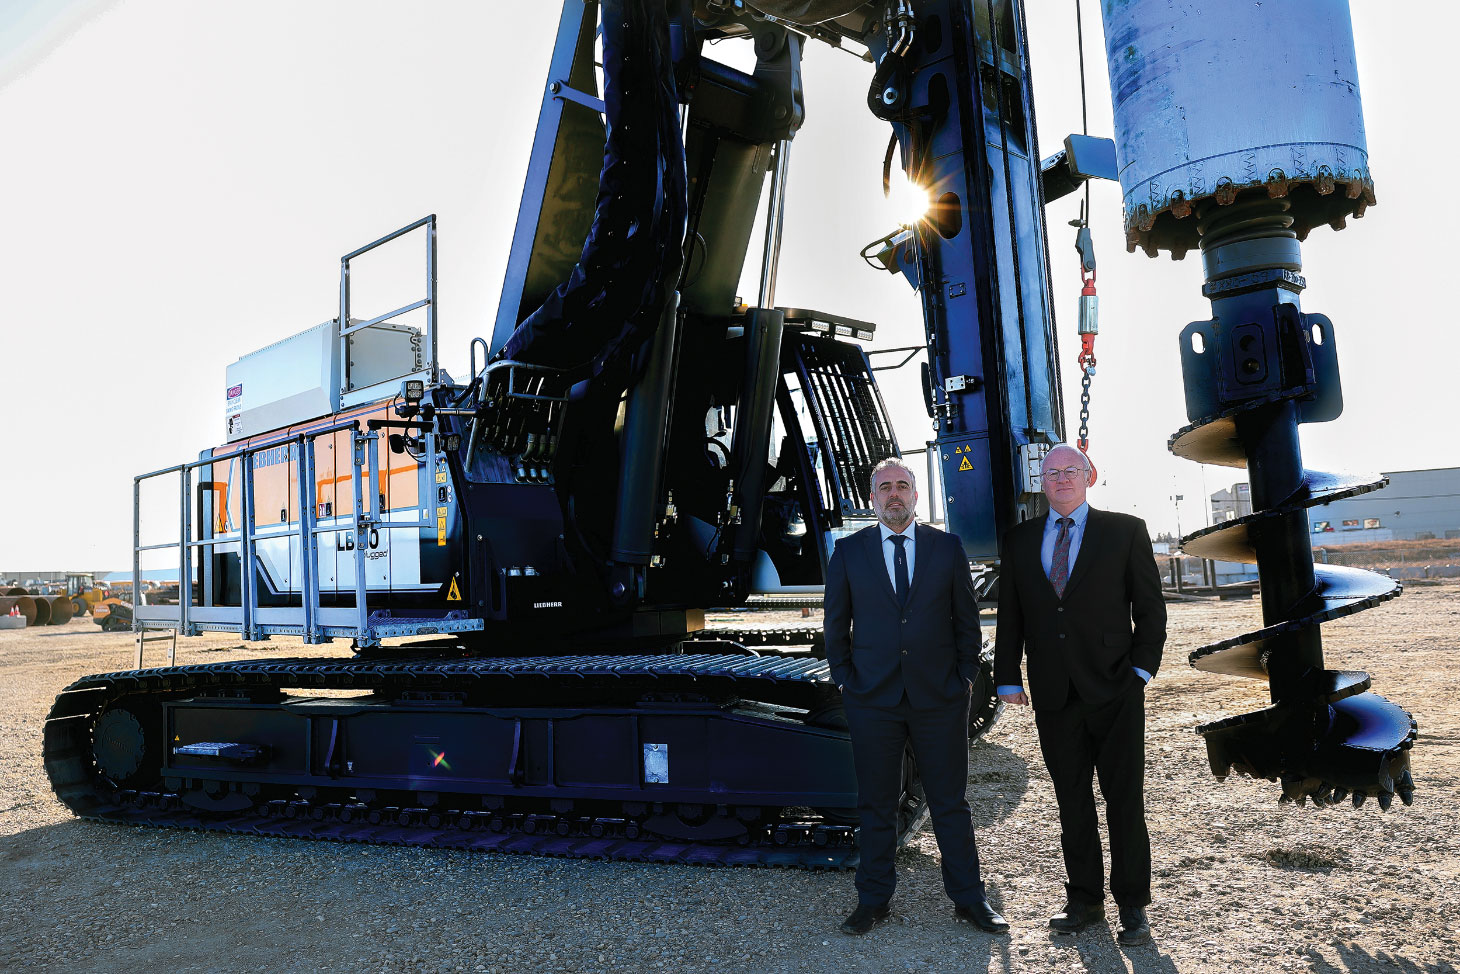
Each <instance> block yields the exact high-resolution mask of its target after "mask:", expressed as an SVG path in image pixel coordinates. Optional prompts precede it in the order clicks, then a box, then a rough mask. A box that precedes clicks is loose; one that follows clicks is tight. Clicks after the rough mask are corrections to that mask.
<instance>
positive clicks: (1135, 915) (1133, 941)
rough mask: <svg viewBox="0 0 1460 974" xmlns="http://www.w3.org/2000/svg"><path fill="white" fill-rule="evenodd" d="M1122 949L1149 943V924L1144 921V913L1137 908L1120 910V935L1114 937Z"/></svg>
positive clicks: (1123, 907)
mask: <svg viewBox="0 0 1460 974" xmlns="http://www.w3.org/2000/svg"><path fill="white" fill-rule="evenodd" d="M1115 939H1116V941H1117V942H1118V943H1119V944H1120V945H1121V946H1122V947H1135V946H1138V945H1140V944H1148V943H1150V942H1151V924H1150V922H1149V921H1147V920H1146V911H1145V910H1143V909H1141V908H1140V907H1139V906H1122V907H1121V908H1120V933H1118V934H1116V935H1115Z"/></svg>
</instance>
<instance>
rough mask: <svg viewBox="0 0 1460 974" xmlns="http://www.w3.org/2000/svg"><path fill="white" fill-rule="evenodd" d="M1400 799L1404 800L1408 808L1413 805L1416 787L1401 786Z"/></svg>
mask: <svg viewBox="0 0 1460 974" xmlns="http://www.w3.org/2000/svg"><path fill="white" fill-rule="evenodd" d="M1399 800H1400V801H1402V802H1404V804H1405V807H1406V808H1407V807H1409V806H1410V805H1413V804H1414V789H1413V788H1401V789H1399Z"/></svg>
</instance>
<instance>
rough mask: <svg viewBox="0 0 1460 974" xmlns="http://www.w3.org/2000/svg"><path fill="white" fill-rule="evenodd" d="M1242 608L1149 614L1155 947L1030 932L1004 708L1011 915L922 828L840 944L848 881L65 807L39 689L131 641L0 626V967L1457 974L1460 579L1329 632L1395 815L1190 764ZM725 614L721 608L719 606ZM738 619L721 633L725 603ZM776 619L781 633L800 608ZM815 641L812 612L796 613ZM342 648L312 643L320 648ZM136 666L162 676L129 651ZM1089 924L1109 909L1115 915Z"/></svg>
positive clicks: (1040, 830)
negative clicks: (242, 827) (1194, 657)
mask: <svg viewBox="0 0 1460 974" xmlns="http://www.w3.org/2000/svg"><path fill="white" fill-rule="evenodd" d="M1257 616H1258V608H1257V606H1256V604H1255V603H1253V602H1234V603H1224V604H1216V603H1180V604H1176V605H1173V606H1172V612H1171V640H1170V642H1169V643H1168V645H1167V657H1166V659H1167V666H1166V667H1165V668H1164V669H1163V670H1162V671H1161V673H1160V675H1159V676H1158V677H1157V679H1156V681H1155V683H1154V684H1153V685H1152V688H1151V690H1150V691H1149V694H1148V707H1149V710H1148V735H1147V736H1148V741H1149V743H1148V759H1149V762H1148V763H1149V771H1148V792H1147V794H1148V798H1147V801H1148V805H1149V808H1150V816H1149V817H1150V825H1151V837H1152V843H1153V855H1154V862H1155V890H1154V893H1155V898H1156V903H1155V904H1154V905H1153V907H1152V908H1151V911H1150V915H1151V922H1152V925H1153V927H1154V930H1155V935H1156V940H1155V943H1154V944H1152V945H1150V946H1147V947H1142V948H1137V949H1133V950H1129V951H1123V950H1121V949H1120V948H1118V947H1117V946H1116V944H1115V941H1114V937H1113V933H1112V931H1109V930H1106V929H1103V928H1101V929H1097V930H1094V931H1090V932H1086V933H1084V934H1081V935H1079V936H1077V937H1074V938H1060V937H1055V936H1053V935H1051V934H1050V933H1049V931H1048V929H1047V928H1046V926H1045V921H1046V919H1047V918H1048V916H1049V914H1050V913H1051V912H1053V911H1054V910H1055V909H1057V908H1058V906H1059V905H1060V902H1061V893H1062V888H1061V886H1060V882H1061V879H1062V867H1061V864H1060V859H1059V852H1058V831H1057V824H1056V818H1055V810H1054V799H1053V793H1052V790H1051V788H1050V784H1049V778H1048V775H1047V774H1046V772H1045V769H1044V765H1043V762H1042V761H1041V760H1040V759H1039V756H1038V753H1039V752H1038V748H1037V745H1036V743H1035V739H1034V728H1033V720H1032V718H1031V716H1030V715H1029V713H1028V712H1027V711H1021V712H1018V713H1011V714H1006V716H1005V717H1004V718H1003V719H1001V720H1000V721H999V723H998V724H997V725H996V726H995V727H994V729H993V731H992V732H991V733H990V734H989V735H988V737H987V738H986V739H985V740H983V741H981V742H979V743H977V744H975V745H974V747H973V750H972V755H971V756H972V761H971V763H970V775H969V798H970V801H971V802H972V805H973V809H974V818H975V822H976V824H977V826H978V829H979V843H980V847H981V852H982V855H983V860H984V872H985V878H986V879H987V880H988V882H989V885H990V891H991V898H992V899H993V901H994V903H995V905H996V906H998V907H1000V908H1001V909H1002V911H1003V912H1004V914H1005V916H1007V917H1008V919H1009V921H1010V922H1011V923H1012V924H1013V925H1014V929H1013V932H1012V934H1011V935H1009V936H1007V937H998V938H996V937H989V936H986V935H984V934H982V933H979V932H978V931H976V930H974V929H972V928H970V927H967V926H964V925H961V924H957V923H955V922H954V921H953V918H952V915H951V908H950V904H949V903H948V902H947V901H946V900H945V899H944V898H943V895H942V890H941V887H940V880H939V870H938V854H937V848H936V846H935V844H934V842H933V839H932V835H931V832H929V831H925V832H924V833H923V834H922V835H920V836H919V837H918V839H917V840H916V841H915V843H914V844H913V845H912V846H910V847H909V848H908V849H906V850H904V852H903V853H902V854H901V856H900V861H899V865H898V871H899V882H900V889H899V892H898V895H897V898H896V900H895V901H894V917H893V919H892V920H891V921H890V922H889V923H887V924H885V925H883V926H881V927H879V928H877V929H876V930H875V931H874V932H873V933H871V934H869V935H868V936H866V937H863V938H852V937H846V936H843V935H842V934H841V933H839V932H838V931H837V929H836V927H837V924H838V923H839V922H840V920H841V918H842V916H843V915H844V914H845V913H846V912H847V911H848V910H849V909H850V908H851V907H852V906H853V905H854V901H855V893H854V891H853V888H852V879H851V876H850V874H845V873H810V872H788V871H780V870H768V869H736V870H722V869H706V868H695V867H679V866H643V865H631V864H619V863H600V862H581V861H572V860H554V859H528V858H518V857H513V856H503V855H490V854H472V853H458V852H444V851H434V850H419V849H399V848H388V847H374V846H357V845H341V844H334V843H310V842H298V841H287V840H276V839H253V838H243V837H235V836H225V835H212V834H197V833H191V832H182V831H162V830H149V829H137V828H127V827H119V826H105V825H96V824H90V823H83V822H79V821H76V820H75V819H73V818H71V816H70V815H69V814H68V813H67V811H66V810H65V809H64V808H63V807H62V806H61V805H60V804H59V803H58V802H57V801H56V800H55V799H54V798H53V797H52V795H51V792H50V789H49V787H48V785H47V783H46V779H45V773H44V770H43V769H42V767H41V760H40V736H41V727H42V724H43V721H44V718H45V714H46V711H47V710H48V709H49V706H50V703H51V699H52V698H53V697H54V695H55V693H56V692H57V691H58V690H60V689H61V688H62V687H63V686H65V685H66V684H67V683H69V682H70V681H71V680H73V679H74V678H76V677H77V676H80V675H82V674H85V673H94V672H105V671H108V670H115V669H122V668H126V667H128V666H130V665H131V662H130V660H131V655H130V654H131V648H132V641H131V637H130V635H128V634H120V635H106V634H103V633H101V632H99V631H98V629H97V627H96V626H95V625H94V624H93V623H92V622H91V621H90V620H89V619H86V620H73V621H72V622H71V623H69V624H68V625H66V626H59V627H50V628H45V629H37V630H31V631H19V632H16V631H0V686H3V688H4V693H3V694H0V745H3V749H4V751H3V753H4V754H5V756H6V761H5V763H4V772H3V775H0V970H6V971H9V970H22V969H24V970H55V971H67V972H91V971H95V972H103V971H105V972H111V971H131V970H161V969H166V970H172V971H253V970H284V969H290V970H292V969H299V970H360V971H371V970H383V971H494V972H501V974H508V972H511V974H519V972H538V971H543V972H547V971H562V972H569V971H571V972H592V971H696V972H701V971H717V970H723V971H746V972H761V971H765V972H781V971H787V972H789V971H818V972H819V971H836V972H838V974H851V972H889V971H891V972H903V971H919V972H943V971H990V970H998V971H1046V970H1081V969H1083V970H1089V971H1126V970H1129V971H1152V972H1175V971H1180V972H1222V974H1227V972H1229V971H1231V970H1232V969H1233V968H1238V967H1240V968H1242V969H1244V970H1245V971H1314V972H1322V974H1329V972H1338V971H1382V972H1390V971H1404V972H1441V971H1451V972H1453V971H1456V969H1457V968H1456V966H1455V965H1456V964H1457V963H1460V943H1457V935H1456V932H1455V925H1454V917H1455V915H1456V911H1457V907H1460V876H1457V874H1460V836H1457V828H1456V826H1457V822H1456V817H1455V814H1454V811H1453V810H1454V808H1455V807H1456V804H1457V800H1460V774H1457V772H1460V756H1457V754H1456V750H1455V747H1456V743H1457V741H1460V717H1457V715H1456V708H1455V707H1454V702H1453V695H1454V692H1455V683H1456V680H1455V674H1454V671H1453V670H1452V669H1450V667H1452V666H1453V665H1454V662H1455V660H1456V658H1457V653H1456V650H1457V648H1460V636H1457V632H1460V585H1457V584H1455V583H1444V584H1427V585H1420V586H1411V588H1410V589H1408V590H1407V591H1406V594H1405V595H1404V597H1403V598H1401V599H1399V600H1398V601H1397V602H1394V603H1391V604H1390V605H1387V606H1384V607H1382V608H1381V609H1379V610H1376V611H1374V612H1367V613H1363V614H1361V615H1358V616H1355V617H1353V618H1351V619H1347V620H1342V621H1339V622H1337V623H1334V624H1332V625H1330V626H1328V627H1326V628H1325V646H1326V649H1327V653H1328V658H1329V661H1330V665H1340V666H1342V667H1344V668H1350V669H1359V668H1362V669H1367V670H1368V671H1369V672H1370V673H1372V674H1373V676H1374V683H1375V687H1376V689H1378V690H1379V692H1381V693H1384V694H1386V695H1387V696H1389V697H1390V698H1391V699H1393V700H1396V701H1397V702H1399V703H1401V704H1402V705H1404V706H1405V707H1406V708H1407V709H1409V710H1411V711H1412V712H1413V713H1414V714H1415V715H1416V717H1417V718H1418V720H1419V724H1420V740H1419V743H1418V744H1417V745H1416V747H1415V751H1414V769H1415V778H1416V780H1417V782H1418V785H1419V789H1420V790H1419V792H1418V794H1417V798H1416V802H1415V805H1414V807H1413V808H1402V807H1401V806H1399V805H1398V804H1397V803H1396V805H1395V807H1394V810H1392V811H1391V812H1389V813H1388V814H1387V815H1385V814H1380V813H1379V811H1378V809H1377V808H1376V807H1375V806H1374V803H1372V802H1371V803H1369V804H1368V805H1366V806H1365V807H1364V808H1363V809H1362V810H1357V811H1355V810H1354V809H1352V808H1350V807H1349V806H1347V805H1344V806H1342V807H1341V808H1340V809H1333V810H1327V811H1324V812H1317V811H1313V810H1311V809H1308V810H1301V809H1295V808H1293V807H1292V806H1279V805H1278V804H1277V803H1276V797H1277V791H1276V786H1275V785H1271V784H1268V783H1266V782H1253V781H1249V780H1238V779H1235V778H1234V779H1232V780H1229V781H1228V782H1226V783H1225V784H1218V783H1216V782H1215V781H1214V780H1212V778H1211V777H1210V775H1209V774H1208V771H1207V766H1206V759H1205V750H1204V748H1203V746H1202V744H1201V741H1200V739H1199V738H1198V737H1196V736H1195V735H1194V734H1192V733H1191V727H1192V726H1193V725H1194V724H1196V723H1199V722H1201V721H1204V720H1209V719H1212V718H1214V717H1218V716H1222V715H1229V714H1234V713H1239V712H1243V711H1246V710H1252V709H1256V708H1257V707H1260V706H1262V705H1264V704H1265V702H1266V694H1265V688H1264V687H1263V686H1261V685H1259V684H1256V683H1253V682H1249V681H1243V680H1238V679H1231V678H1224V677H1218V676H1213V675H1209V674H1201V673H1196V672H1195V671H1192V670H1190V669H1189V668H1188V667H1186V665H1185V657H1186V654H1187V653H1188V652H1189V651H1190V650H1191V649H1192V648H1194V647H1195V646H1197V645H1200V644H1201V643H1203V642H1208V641H1214V640H1216V639H1219V638H1224V637H1226V636H1229V635H1232V634H1234V633H1236V632H1239V631H1242V630H1243V629H1245V628H1247V627H1251V626H1255V625H1256V623H1257ZM722 618H729V617H722ZM734 619H735V623H736V624H741V623H743V622H745V621H746V620H745V616H744V615H739V614H737V615H736V616H735V617H734ZM773 621H774V622H775V623H776V624H782V625H784V624H802V623H803V620H802V619H801V618H800V614H799V613H788V614H780V615H779V616H778V618H776V619H775V620H773ZM804 621H805V622H808V623H811V624H815V623H817V622H819V619H816V618H813V619H810V620H804ZM297 652H299V650H298V647H297V646H296V645H291V643H290V641H288V640H282V639H281V640H278V641H276V642H273V643H261V644H248V645H240V644H239V643H238V642H237V640H236V639H229V638H227V637H203V638H198V639H194V640H188V641H186V642H184V643H183V644H182V646H181V648H180V650H179V662H183V663H196V662H208V661H217V660H222V659H234V658H240V657H250V656H265V655H269V656H272V655H280V656H286V655H293V654H295V653H297ZM327 652H332V653H334V654H338V655H345V654H346V652H347V651H346V649H345V647H343V646H340V645H336V646H335V647H333V648H332V649H329V650H327ZM149 653H150V654H152V655H150V656H149V662H152V663H160V662H162V661H163V659H162V656H161V652H160V651H158V650H155V649H150V648H149ZM1111 914H1112V918H1113V914H1114V910H1113V907H1112V909H1111Z"/></svg>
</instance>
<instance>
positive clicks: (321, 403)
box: [224, 321, 422, 443]
mask: <svg viewBox="0 0 1460 974" xmlns="http://www.w3.org/2000/svg"><path fill="white" fill-rule="evenodd" d="M346 341H347V344H348V345H349V353H348V354H349V359H348V365H346V364H345V363H342V362H341V361H340V341H339V330H338V329H337V328H336V327H335V323H334V322H333V321H326V322H324V323H323V324H320V325H315V326H314V327H313V328H310V329H308V330H307V331H302V332H300V333H299V334H297V335H292V336H290V337H289V338H285V339H282V340H280V341H277V342H275V343H274V344H272V345H267V346H265V347H263V348H261V349H259V350H258V351H256V352H250V353H249V354H247V355H245V356H243V357H242V358H240V359H239V360H238V361H236V362H234V363H233V364H232V365H230V366H228V372H227V379H226V383H227V391H226V395H227V406H226V408H225V410H224V415H225V417H226V419H225V422H226V425H227V438H228V442H230V443H232V442H234V441H235V440H241V439H246V438H247V437H250V436H257V435H259V434H260V433H267V432H269V431H270V430H276V429H281V428H283V427H285V426H290V425H292V424H294V423H300V422H303V421H305V420H309V419H316V418H318V417H320V416H328V415H330V414H331V413H335V412H338V411H339V410H340V408H341V405H342V404H343V405H344V406H351V405H355V404H357V403H359V402H363V401H366V399H370V398H378V396H379V395H380V394H382V393H381V391H380V390H378V389H376V388H374V387H375V386H378V385H382V384H384V383H389V382H391V380H394V379H398V378H400V377H402V376H408V375H412V374H413V373H415V372H417V371H419V370H420V369H421V368H422V351H421V333H420V331H419V330H418V329H415V328H411V327H408V326H404V325H385V324H382V325H372V326H370V327H369V328H362V329H360V330H359V331H356V332H352V333H351V334H349V335H347V336H346ZM347 385H348V387H346V386H347Z"/></svg>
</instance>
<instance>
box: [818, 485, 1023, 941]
mask: <svg viewBox="0 0 1460 974" xmlns="http://www.w3.org/2000/svg"><path fill="white" fill-rule="evenodd" d="M871 489H872V510H873V511H874V512H875V513H876V514H877V520H878V522H879V523H878V524H875V525H873V526H871V527H868V528H864V529H863V530H861V531H858V532H857V533H856V534H853V535H849V536H848V537H845V538H842V539H841V540H840V541H838V542H837V543H836V550H835V551H834V552H833V553H832V556H831V564H830V565H829V566H828V568H827V573H826V660H827V662H828V663H830V664H831V674H832V677H833V678H834V679H835V680H836V682H837V688H838V689H840V690H841V691H842V700H843V702H844V704H845V708H846V714H847V729H848V731H849V732H850V733H851V737H852V757H853V762H854V764H855V767H856V770H857V812H858V817H859V818H860V820H861V825H862V827H861V831H860V833H859V836H858V844H859V845H860V847H861V860H860V862H859V864H858V866H857V908H856V909H855V910H854V911H852V913H851V915H850V916H848V917H847V918H846V920H845V921H844V922H843V923H842V927H841V929H842V931H843V932H844V933H849V934H863V933H866V932H867V931H868V930H871V929H872V927H873V926H874V925H876V924H877V923H879V922H881V921H882V920H885V919H886V918H887V916H888V915H889V913H890V912H891V908H890V907H889V905H888V904H889V901H890V900H891V899H892V893H893V890H894V888H895V886H896V883H897V877H896V873H895V871H894V869H893V862H894V856H895V854H896V852H897V832H898V821H897V820H898V803H899V801H900V799H901V796H902V792H903V770H902V769H903V755H904V752H905V751H906V749H907V747H908V745H909V743H910V744H911V745H912V749H913V754H914V756H915V757H916V759H917V768H918V772H919V774H920V775H921V777H922V784H923V792H924V794H925V795H926V796H927V802H928V811H929V813H930V814H931V817H932V820H933V834H934V835H935V836H936V837H937V840H938V851H939V852H940V853H941V855H942V858H943V888H944V889H945V890H946V891H947V893H948V897H949V899H951V900H953V904H954V910H953V912H954V916H955V917H957V918H958V919H959V920H962V921H964V922H967V923H972V924H974V925H975V926H977V927H979V928H980V929H982V930H986V931H988V932H989V933H1003V932H1005V931H1007V930H1008V929H1009V925H1008V924H1007V923H1005V922H1004V918H1003V917H1001V916H999V914H998V913H997V912H995V911H994V909H993V907H991V906H990V905H989V902H988V898H987V896H986V895H985V892H984V884H983V880H982V879H981V878H980V876H979V866H978V847H977V846H976V845H975V843H974V835H973V819H972V814H971V813H970V810H969V807H968V800H967V798H966V797H965V791H966V789H967V785H968V708H969V702H970V699H971V693H972V689H973V683H974V680H975V679H976V678H977V676H978V657H979V651H980V649H981V648H982V643H981V640H980V637H979V627H978V602H977V600H976V598H975V597H974V594H973V578H972V576H971V574H970V573H969V570H968V557H967V555H965V554H964V551H963V543H962V542H961V541H959V540H958V538H957V537H956V536H955V535H951V534H948V533H946V532H943V531H939V530H937V529H936V528H931V527H928V526H927V525H924V524H918V523H917V521H916V518H915V516H914V507H915V505H916V504H917V499H918V491H917V478H916V477H915V476H914V475H913V472H912V471H911V470H910V469H908V467H907V465H906V464H905V463H903V461H901V460H898V459H887V460H883V461H882V462H881V463H879V464H877V466H876V467H875V468H874V469H873V470H872V477H871Z"/></svg>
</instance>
